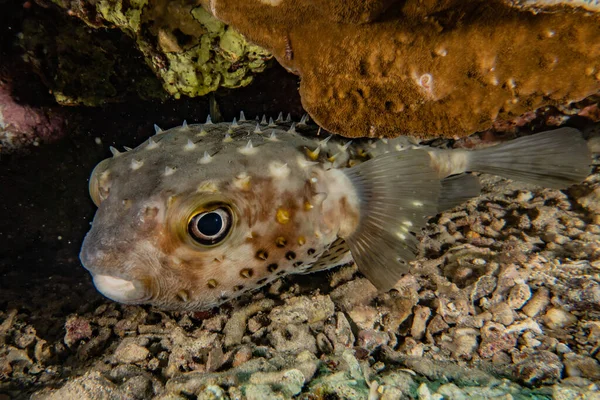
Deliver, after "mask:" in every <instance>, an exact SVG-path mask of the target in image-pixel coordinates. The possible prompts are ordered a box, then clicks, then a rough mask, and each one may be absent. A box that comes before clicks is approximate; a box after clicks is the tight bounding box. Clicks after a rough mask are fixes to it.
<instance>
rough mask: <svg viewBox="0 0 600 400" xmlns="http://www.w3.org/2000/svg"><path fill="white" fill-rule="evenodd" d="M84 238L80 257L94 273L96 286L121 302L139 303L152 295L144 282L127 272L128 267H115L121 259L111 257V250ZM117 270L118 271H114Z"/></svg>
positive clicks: (86, 267) (82, 262)
mask: <svg viewBox="0 0 600 400" xmlns="http://www.w3.org/2000/svg"><path fill="white" fill-rule="evenodd" d="M87 239H88V238H87V237H86V240H84V242H83V245H82V247H81V252H80V253H79V259H80V260H81V264H82V265H83V267H84V268H85V269H87V270H88V271H89V273H90V274H91V275H92V279H93V282H94V286H96V289H97V290H98V291H99V292H100V293H102V294H103V295H104V296H105V297H107V298H109V299H111V300H114V301H117V302H119V303H128V304H139V303H143V302H145V301H147V300H148V299H150V298H151V297H152V294H151V293H150V290H148V288H147V287H146V285H144V283H143V282H142V281H141V280H139V279H135V278H133V277H129V276H126V275H129V274H128V273H126V272H125V270H126V268H115V267H116V264H119V261H118V260H116V259H115V258H114V257H111V254H112V253H111V252H107V251H103V250H102V249H99V248H98V247H97V246H94V245H93V244H91V243H92V241H90V240H87ZM113 272H116V273H113Z"/></svg>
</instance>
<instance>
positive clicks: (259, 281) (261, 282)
mask: <svg viewBox="0 0 600 400" xmlns="http://www.w3.org/2000/svg"><path fill="white" fill-rule="evenodd" d="M268 280H269V278H262V279H259V280H258V281H256V283H257V284H258V285H262V284H263V283H265V282H266V281H268Z"/></svg>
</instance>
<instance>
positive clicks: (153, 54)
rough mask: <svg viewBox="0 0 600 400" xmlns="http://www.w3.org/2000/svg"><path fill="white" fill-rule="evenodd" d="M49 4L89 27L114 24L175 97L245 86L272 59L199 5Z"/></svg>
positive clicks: (60, 0)
mask: <svg viewBox="0 0 600 400" xmlns="http://www.w3.org/2000/svg"><path fill="white" fill-rule="evenodd" d="M54 3H56V4H57V5H59V6H60V7H62V8H64V9H67V12H68V14H69V15H74V16H77V17H79V18H81V19H82V20H83V21H84V22H85V23H86V24H88V25H89V26H91V27H93V28H117V29H120V30H121V31H122V32H123V33H125V34H127V35H129V36H131V37H132V38H133V39H134V41H135V46H136V47H137V48H138V49H139V50H140V51H141V53H142V54H143V56H144V58H145V61H146V63H147V64H148V65H149V66H150V67H151V69H152V70H153V72H154V73H155V75H156V76H157V77H158V78H159V79H160V81H161V82H162V86H163V89H164V90H165V91H166V92H167V93H168V94H170V95H172V96H174V97H175V98H179V97H180V96H181V95H186V96H190V97H194V96H202V95H205V94H207V93H210V92H213V91H215V90H217V89H218V88H220V87H225V88H238V87H242V86H246V85H248V84H249V83H250V82H251V81H252V79H253V75H254V74H255V73H258V72H262V71H263V70H264V69H265V68H266V66H267V64H268V61H269V60H270V59H271V55H270V54H269V53H268V52H267V51H266V50H264V49H262V48H260V47H258V46H256V45H253V44H250V43H248V42H247V41H246V39H245V38H244V36H242V35H241V34H239V33H238V32H237V31H235V30H234V29H232V28H230V27H228V26H226V25H225V24H223V23H222V22H220V21H218V20H216V19H215V18H214V17H212V16H211V15H210V14H209V13H207V12H206V11H205V10H204V9H202V7H199V6H194V5H193V4H189V3H186V2H184V1H172V2H169V1H158V2H148V1H146V0H136V1H130V2H121V1H114V0H100V1H84V2H79V1H69V0H54Z"/></svg>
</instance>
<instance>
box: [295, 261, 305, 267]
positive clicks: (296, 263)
mask: <svg viewBox="0 0 600 400" xmlns="http://www.w3.org/2000/svg"><path fill="white" fill-rule="evenodd" d="M302 264H304V263H303V262H302V261H296V262H295V263H294V264H293V265H294V268H298V267H299V266H301V265H302Z"/></svg>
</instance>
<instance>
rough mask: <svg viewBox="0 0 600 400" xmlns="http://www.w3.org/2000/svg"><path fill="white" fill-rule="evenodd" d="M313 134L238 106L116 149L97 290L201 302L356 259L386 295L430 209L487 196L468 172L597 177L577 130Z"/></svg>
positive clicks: (182, 305)
mask: <svg viewBox="0 0 600 400" xmlns="http://www.w3.org/2000/svg"><path fill="white" fill-rule="evenodd" d="M315 130H316V129H315V127H313V126H308V125H307V124H306V120H305V119H304V118H303V119H302V120H301V121H300V123H298V124H294V123H292V122H291V121H290V119H289V118H288V119H286V120H283V118H281V117H280V118H278V119H277V120H276V121H273V120H272V119H271V120H270V121H267V120H266V119H265V118H264V117H263V120H262V121H260V122H259V121H248V120H246V119H245V118H244V116H243V114H242V115H241V116H240V118H239V120H237V121H236V120H234V121H233V122H232V123H212V122H211V121H210V119H208V120H207V122H206V123H205V124H197V125H188V124H186V123H184V124H183V126H179V127H176V128H173V129H169V130H166V131H162V130H160V129H159V128H157V133H156V135H155V136H153V137H151V138H150V139H148V140H147V141H146V142H144V143H143V144H141V145H140V146H138V147H137V148H135V149H128V151H126V152H118V151H117V150H115V149H112V148H111V150H112V151H113V154H114V156H113V157H112V158H110V159H106V160H104V161H102V162H101V163H100V164H98V165H97V166H96V168H95V169H94V171H93V172H92V174H91V177H90V182H89V187H90V194H91V197H92V199H93V201H94V203H95V204H96V205H97V206H98V210H97V212H96V215H95V217H94V220H93V223H92V227H91V230H90V231H89V233H88V234H87V235H86V237H85V240H84V243H83V246H82V250H81V254H80V258H81V261H82V264H83V266H84V267H85V268H86V269H87V270H88V271H89V272H90V273H91V275H92V278H93V282H94V284H95V286H96V288H97V289H98V290H99V291H100V292H101V293H102V294H103V295H104V296H106V297H108V298H110V299H112V300H114V301H117V302H121V303H127V304H151V305H154V306H156V307H159V308H162V309H171V310H202V309H207V308H210V307H213V306H217V305H219V304H221V303H223V302H225V301H228V300H230V299H232V298H235V297H237V296H240V295H242V294H243V293H246V292H249V291H252V290H254V289H257V288H259V287H261V286H263V285H266V284H268V283H269V282H271V281H273V280H275V279H277V278H279V277H281V276H285V275H288V274H295V273H309V272H314V271H319V270H324V269H328V268H332V267H335V266H338V265H341V264H346V263H349V262H351V261H354V262H355V263H356V265H357V266H358V269H359V271H360V272H361V273H362V274H363V275H365V276H366V277H367V278H368V279H369V280H370V281H371V282H372V283H373V284H374V285H375V286H376V287H377V288H378V289H380V290H382V291H385V290H389V289H391V288H393V286H394V284H395V283H396V282H397V281H398V280H399V279H400V278H401V277H402V276H403V275H405V274H407V273H410V264H409V263H410V261H411V260H414V259H415V257H416V255H417V253H418V244H419V241H418V239H417V237H416V234H417V233H418V232H419V230H420V229H421V228H423V227H424V226H425V224H426V223H427V219H428V217H431V216H434V215H435V214H437V213H438V212H440V211H442V210H445V209H448V208H451V207H453V206H455V205H458V204H460V203H461V202H463V201H465V200H467V199H469V198H472V197H475V196H477V195H478V194H479V191H480V186H479V181H478V178H477V176H475V175H473V174H471V173H470V172H474V171H476V172H483V173H490V174H495V175H499V176H503V177H506V178H511V179H517V180H520V181H524V182H529V183H533V184H537V185H541V186H545V187H550V188H565V187H568V186H569V185H572V184H575V183H579V182H581V181H582V180H583V179H585V178H586V177H587V175H588V174H589V173H590V165H591V154H590V151H589V150H588V147H587V144H586V141H585V140H584V139H583V137H582V136H581V133H580V132H579V131H577V130H576V129H572V128H561V129H557V130H554V131H549V132H544V133H540V134H536V135H532V136H526V137H521V138H518V139H516V140H513V141H509V142H505V143H502V144H499V145H496V146H493V147H488V148H483V149H478V150H462V149H438V148H431V147H419V146H416V145H414V144H412V143H411V142H410V141H408V140H407V139H406V138H398V139H392V140H381V141H377V142H372V141H358V142H355V143H342V142H340V141H338V140H337V139H334V140H330V139H331V136H330V137H327V138H319V137H316V136H315ZM310 133H312V137H309V136H308V134H310Z"/></svg>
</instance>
